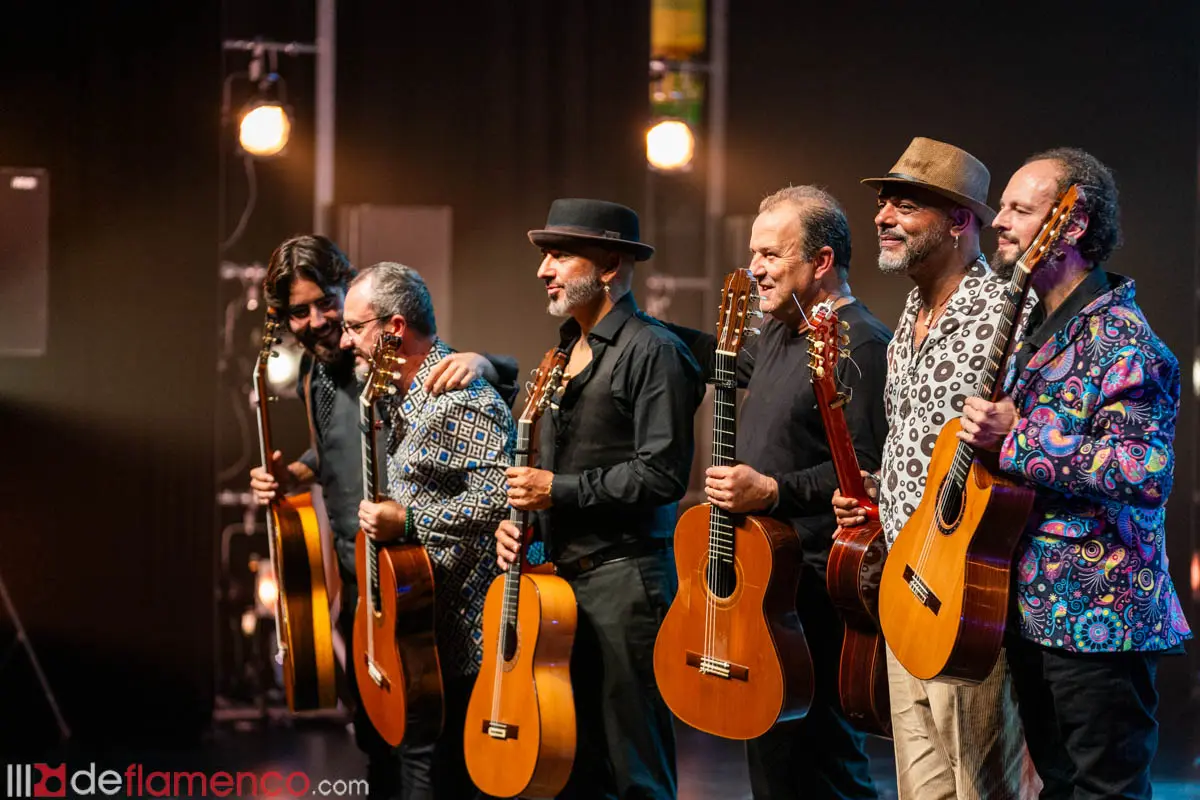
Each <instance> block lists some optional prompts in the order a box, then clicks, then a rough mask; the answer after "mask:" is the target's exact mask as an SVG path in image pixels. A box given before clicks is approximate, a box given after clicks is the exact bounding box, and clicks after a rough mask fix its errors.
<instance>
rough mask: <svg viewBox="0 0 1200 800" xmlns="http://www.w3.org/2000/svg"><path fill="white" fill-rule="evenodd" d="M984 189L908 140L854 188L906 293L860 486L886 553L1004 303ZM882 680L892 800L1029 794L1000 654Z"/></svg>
mask: <svg viewBox="0 0 1200 800" xmlns="http://www.w3.org/2000/svg"><path fill="white" fill-rule="evenodd" d="M989 180H990V175H989V173H988V170H987V167H985V166H984V165H983V164H982V163H981V162H980V161H979V160H978V159H976V158H975V157H974V156H972V155H971V154H970V153H968V152H966V151H965V150H962V149H960V148H958V147H955V146H953V145H950V144H946V143H944V142H939V141H935V140H933V139H926V138H923V137H917V138H915V139H913V140H912V143H911V144H909V146H908V149H907V150H905V151H904V154H903V155H902V156H901V157H900V160H899V161H897V162H896V165H895V166H893V167H892V169H891V171H890V172H889V173H888V174H887V175H885V176H883V177H881V178H868V179H866V180H864V181H863V183H865V184H867V185H868V186H871V187H872V188H874V189H876V190H877V191H878V193H879V197H878V209H879V211H878V213H877V214H876V216H875V226H876V228H877V230H878V232H879V268H880V270H881V271H883V272H885V273H888V274H904V275H907V276H909V277H910V278H911V279H912V281H913V283H915V284H916V288H914V289H913V290H912V291H911V292H910V293H909V295H908V300H907V302H906V303H905V307H904V313H903V314H902V315H901V317H900V322H899V325H898V326H897V328H896V334H895V336H894V338H893V339H892V342H891V344H890V345H889V347H888V377H887V389H886V390H885V404H886V408H887V415H888V436H887V440H886V441H885V443H884V449H883V459H882V460H883V463H882V467H881V469H880V472H879V475H877V476H870V477H871V480H868V488H869V489H875V490H876V491H877V492H878V499H879V516H880V520H881V521H882V523H883V528H884V533H885V536H886V538H887V541H888V544H889V545H890V544H891V543H892V542H893V541H894V540H895V538H896V535H897V534H898V533H899V532H900V529H901V528H903V527H904V523H905V522H907V520H908V518H909V516H910V515H911V514H912V513H913V511H915V510H916V508H917V505H918V504H919V503H920V501H921V495H922V492H923V491H924V489H925V482H924V481H925V475H926V473H927V472H928V470H929V463H930V457H931V455H932V453H933V445H934V442H935V441H936V440H937V436H938V433H939V432H940V431H941V429H942V426H943V425H944V424H945V423H946V421H947V420H949V419H952V418H955V417H958V416H959V415H960V414H961V413H962V410H963V407H964V404H965V403H966V400H967V398H968V397H970V396H971V395H972V394H973V393H974V392H975V391H976V387H977V386H978V385H979V383H980V378H981V375H982V373H983V370H984V369H985V368H986V364H987V353H988V351H989V349H990V346H991V337H992V332H993V331H994V330H995V326H996V322H997V320H998V319H999V315H1000V312H1001V309H1002V307H1003V305H1004V297H1003V291H1004V288H1005V286H1006V285H1007V281H1005V280H1004V279H1002V278H1001V277H1000V276H998V275H997V274H996V273H995V272H993V271H992V270H991V269H990V268H989V267H988V264H987V261H986V260H985V259H984V258H983V256H982V255H981V253H980V249H979V232H980V229H981V227H982V226H983V225H987V224H990V223H991V221H992V219H993V218H995V216H996V212H995V211H993V210H992V209H991V208H989V207H988V205H987V192H988V184H989ZM834 508H835V512H836V513H837V516H838V520H839V523H840V524H842V525H855V524H860V523H862V522H865V517H864V516H863V515H862V513H861V510H860V509H859V508H858V507H857V505H856V504H855V502H854V501H853V500H850V499H848V498H843V497H841V495H840V494H835V495H834ZM888 676H889V689H890V691H891V705H892V735H893V740H894V742H895V749H896V775H897V784H898V789H899V794H900V797H901V798H920V800H941V799H942V798H945V800H952V798H958V799H959V800H992V799H993V798H995V799H997V800H999V799H1004V800H1007V799H1008V798H1013V799H1014V800H1015V798H1020V797H1024V796H1031V795H1030V793H1029V791H1023V787H1022V785H1023V779H1024V774H1025V771H1026V766H1025V764H1026V758H1025V743H1024V736H1023V734H1022V730H1021V723H1020V718H1019V717H1018V715H1017V711H1016V695H1015V692H1014V690H1013V683H1012V678H1011V675H1010V674H1009V670H1008V664H1007V661H1006V659H1005V657H1004V656H1003V654H1002V655H1001V657H1000V658H999V659H998V660H997V663H996V666H995V668H994V669H993V670H992V673H991V674H990V675H989V676H988V677H987V679H986V680H985V681H984V682H983V683H981V684H979V685H977V686H960V685H954V684H949V683H940V682H934V681H922V680H919V679H917V678H914V677H913V676H912V675H910V674H909V673H908V672H907V671H906V670H905V669H904V667H902V666H901V665H900V663H899V662H898V661H896V659H895V658H894V657H893V656H892V654H891V653H890V652H889V653H888ZM1025 788H1026V789H1030V790H1031V789H1032V787H1025ZM1033 795H1036V792H1033Z"/></svg>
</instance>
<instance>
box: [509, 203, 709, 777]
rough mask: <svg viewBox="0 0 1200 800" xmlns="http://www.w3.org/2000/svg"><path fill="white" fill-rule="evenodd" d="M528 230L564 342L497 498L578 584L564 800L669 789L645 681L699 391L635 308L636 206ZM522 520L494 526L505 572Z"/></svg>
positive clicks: (553, 213)
mask: <svg viewBox="0 0 1200 800" xmlns="http://www.w3.org/2000/svg"><path fill="white" fill-rule="evenodd" d="M529 239H530V241H532V242H533V243H534V244H535V245H537V246H538V247H540V248H541V250H542V263H541V266H540V267H539V268H538V272H537V275H538V277H539V278H541V279H542V281H543V282H544V283H545V285H546V293H547V299H548V301H549V306H548V310H549V311H550V313H551V314H553V315H555V316H560V317H568V318H569V319H567V321H566V322H564V323H563V325H562V327H561V329H560V335H561V344H562V347H563V348H564V349H565V350H566V351H567V352H568V353H569V354H570V361H569V363H568V365H567V380H566V384H565V387H566V388H565V392H564V394H563V395H562V398H561V400H560V401H559V403H558V408H557V410H554V411H552V412H551V413H550V414H549V415H548V416H547V418H546V419H545V420H543V424H542V428H541V434H540V445H541V452H540V464H539V468H536V469H535V468H532V467H514V468H510V469H509V470H508V472H507V478H508V485H509V489H508V499H509V502H510V503H511V504H512V505H513V506H514V507H515V508H520V509H525V510H531V511H537V512H539V513H538V529H539V533H540V535H541V537H542V539H543V541H544V543H545V546H546V553H547V557H548V558H549V559H550V560H551V561H553V562H554V563H555V566H556V568H557V572H558V574H559V575H560V576H562V577H563V578H566V579H567V580H568V581H569V582H570V583H571V586H572V588H573V589H574V590H575V597H576V600H577V602H578V607H579V628H578V632H577V633H576V637H575V648H574V651H573V652H572V656H571V679H572V684H573V686H574V690H575V709H576V716H577V724H578V742H577V746H576V751H575V765H574V769H573V771H572V774H571V778H570V780H569V782H568V783H567V786H566V788H565V789H564V791H563V792H562V793H561V794H560V795H559V797H560V798H582V797H588V798H592V797H603V798H633V797H637V798H673V797H675V787H676V779H675V735H674V731H673V728H672V721H671V713H670V711H669V710H668V709H667V707H666V704H665V703H663V700H662V697H661V695H660V694H659V692H658V688H657V686H656V684H655V680H654V666H653V653H654V640H655V638H656V637H657V635H658V628H659V625H660V624H661V623H662V619H663V617H664V616H665V615H666V612H667V608H668V607H669V605H670V603H671V600H672V598H673V597H674V594H675V590H676V587H677V583H678V581H677V577H676V575H675V566H674V562H673V558H672V553H671V550H670V547H671V536H672V533H673V531H674V528H675V518H676V510H677V504H678V502H679V499H680V498H681V497H683V494H684V492H685V491H686V489H687V484H688V476H689V473H690V471H691V464H692V446H693V441H692V440H693V435H692V417H693V416H694V414H695V411H696V408H697V406H698V405H699V403H700V399H701V397H702V396H703V393H704V385H703V383H702V382H701V377H700V370H699V367H698V365H697V364H696V361H695V359H694V358H692V356H691V354H690V353H689V352H688V350H687V348H685V347H684V345H683V343H682V342H680V340H679V339H678V338H677V337H676V336H675V335H674V334H673V333H671V332H670V331H669V330H667V328H665V327H664V326H663V325H662V324H660V323H659V322H657V321H656V320H654V319H652V318H650V317H648V316H646V315H645V314H643V313H642V312H641V311H639V310H638V308H637V304H636V303H635V302H634V299H633V294H632V292H631V291H630V287H631V284H632V281H633V272H634V264H635V262H637V261H644V260H646V259H648V258H649V257H650V256H651V255H652V254H653V253H654V248H652V247H651V246H649V245H647V244H645V243H643V242H642V241H641V239H640V236H639V230H638V217H637V214H636V213H634V211H633V210H632V209H629V208H626V207H625V206H622V205H618V204H616V203H609V202H604V201H601V200H582V199H568V200H556V201H554V204H553V205H551V207H550V214H549V217H548V219H547V221H546V226H545V228H543V229H540V230H535V231H530V232H529ZM519 547H520V531H518V530H517V528H516V527H515V526H514V525H512V524H511V523H509V522H504V523H502V524H501V526H500V527H499V528H498V529H497V531H496V552H497V555H498V556H499V562H500V564H501V566H503V567H505V568H507V566H508V565H509V564H510V563H511V561H512V559H513V558H514V557H515V556H516V554H517V551H518V549H519Z"/></svg>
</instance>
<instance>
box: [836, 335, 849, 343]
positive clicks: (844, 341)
mask: <svg viewBox="0 0 1200 800" xmlns="http://www.w3.org/2000/svg"><path fill="white" fill-rule="evenodd" d="M838 338H839V340H840V341H841V343H842V344H850V337H849V336H847V335H846V334H844V333H843V334H842V335H841V336H840V337H838Z"/></svg>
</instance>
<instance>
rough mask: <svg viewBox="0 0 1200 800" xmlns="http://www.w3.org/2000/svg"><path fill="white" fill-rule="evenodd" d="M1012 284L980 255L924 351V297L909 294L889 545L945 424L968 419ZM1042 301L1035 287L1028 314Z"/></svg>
mask: <svg viewBox="0 0 1200 800" xmlns="http://www.w3.org/2000/svg"><path fill="white" fill-rule="evenodd" d="M1007 286H1008V281H1007V280H1005V279H1004V278H1001V277H1000V276H999V275H997V274H996V273H995V272H993V271H992V270H991V268H990V267H989V266H988V264H987V261H985V260H984V258H983V256H980V257H979V259H978V260H977V261H975V262H974V263H973V264H971V265H970V266H969V267H967V271H966V274H965V275H964V276H963V279H962V281H961V282H960V283H959V284H958V288H957V289H955V290H954V294H953V295H952V296H951V299H950V302H949V304H948V305H947V306H946V310H945V311H944V312H943V313H942V316H941V318H940V319H938V320H937V325H936V326H935V327H934V328H933V329H932V330H930V331H929V333H928V334H927V335H926V336H925V341H923V342H921V347H920V348H919V349H918V350H916V351H914V350H913V347H912V343H913V326H914V325H915V324H916V319H917V313H918V311H919V310H920V308H921V295H920V293H919V292H918V291H917V290H916V289H915V288H914V289H913V290H912V291H911V292H910V293H909V295H908V300H907V301H906V302H905V306H904V313H902V314H901V315H900V323H899V324H898V325H897V326H896V335H895V336H893V337H892V341H891V343H890V344H889V345H888V354H887V359H888V369H887V386H886V387H885V389H884V412H885V413H886V415H887V421H888V433H887V438H886V439H885V440H884V444H883V456H882V463H881V466H880V475H879V477H880V488H879V519H880V522H881V523H882V525H883V532H884V538H885V540H886V541H887V545H888V547H891V545H892V543H893V542H894V541H896V536H897V535H899V533H900V530H901V529H902V528H903V527H904V523H906V522H908V518H909V517H911V516H912V514H913V512H914V511H916V509H917V505H919V504H920V502H921V496H922V495H923V494H924V492H925V481H926V474H927V473H928V472H929V463H930V460H931V456H932V455H933V445H934V443H935V442H936V441H937V438H938V434H939V433H941V431H942V427H943V426H944V425H945V424H946V423H947V422H948V421H950V420H952V419H957V418H958V417H960V416H962V410H963V404H964V402H965V401H966V399H967V398H968V397H972V396H974V395H976V394H977V393H978V391H979V385H980V382H981V379H982V377H983V373H984V370H985V368H986V366H987V362H988V353H989V352H990V351H991V346H992V337H993V335H995V333H996V323H997V321H998V320H999V318H1000V314H1001V311H1002V309H1003V307H1004V302H1005V301H1004V296H1003V294H1004V290H1005V289H1006V288H1007ZM1034 303H1035V298H1034V297H1033V291H1032V290H1031V291H1030V293H1029V300H1028V302H1027V304H1026V306H1025V310H1024V314H1026V315H1027V314H1028V313H1029V310H1030V309H1031V308H1032V307H1033V305H1034ZM1016 330H1018V331H1020V330H1022V327H1020V326H1018V327H1017V328H1016Z"/></svg>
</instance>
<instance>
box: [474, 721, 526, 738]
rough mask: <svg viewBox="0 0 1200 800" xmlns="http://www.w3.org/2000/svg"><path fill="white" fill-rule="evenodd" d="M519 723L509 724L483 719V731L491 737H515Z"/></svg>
mask: <svg viewBox="0 0 1200 800" xmlns="http://www.w3.org/2000/svg"><path fill="white" fill-rule="evenodd" d="M520 727H521V726H520V725H509V724H508V723H507V722H496V721H495V720H492V719H485V720H484V721H483V732H484V733H486V734H487V735H488V736H490V737H492V738H493V739H516V738H517V731H518V730H520Z"/></svg>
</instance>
